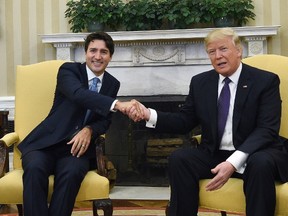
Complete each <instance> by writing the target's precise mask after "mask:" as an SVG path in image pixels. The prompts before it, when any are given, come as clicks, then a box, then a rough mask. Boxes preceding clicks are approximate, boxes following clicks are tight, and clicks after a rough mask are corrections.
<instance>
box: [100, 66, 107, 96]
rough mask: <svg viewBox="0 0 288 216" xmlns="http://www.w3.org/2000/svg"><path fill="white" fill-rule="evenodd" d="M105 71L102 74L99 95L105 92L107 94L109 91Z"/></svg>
mask: <svg viewBox="0 0 288 216" xmlns="http://www.w3.org/2000/svg"><path fill="white" fill-rule="evenodd" d="M107 73H108V72H107V71H105V72H104V74H103V79H102V86H101V89H100V92H99V93H102V94H103V93H105V92H108V89H109V85H108V84H109V78H108V76H107Z"/></svg>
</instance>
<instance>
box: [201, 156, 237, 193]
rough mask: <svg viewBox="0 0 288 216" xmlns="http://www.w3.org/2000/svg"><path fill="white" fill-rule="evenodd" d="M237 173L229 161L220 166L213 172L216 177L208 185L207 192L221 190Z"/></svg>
mask: <svg viewBox="0 0 288 216" xmlns="http://www.w3.org/2000/svg"><path fill="white" fill-rule="evenodd" d="M235 171H236V169H235V168H234V166H233V165H232V164H231V163H229V162H228V161H225V162H222V163H220V164H218V165H217V166H216V167H215V168H214V169H212V170H211V172H212V173H213V174H216V175H215V177H214V178H213V179H212V180H211V181H209V182H208V184H207V185H206V190H207V191H214V190H218V189H220V188H221V187H222V186H223V185H224V184H225V183H226V182H227V181H228V179H229V178H230V177H231V175H232V174H233V173H234V172H235Z"/></svg>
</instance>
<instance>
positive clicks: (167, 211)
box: [165, 201, 170, 216]
mask: <svg viewBox="0 0 288 216" xmlns="http://www.w3.org/2000/svg"><path fill="white" fill-rule="evenodd" d="M169 207H170V201H169V202H168V203H167V206H166V209H165V215H166V216H169Z"/></svg>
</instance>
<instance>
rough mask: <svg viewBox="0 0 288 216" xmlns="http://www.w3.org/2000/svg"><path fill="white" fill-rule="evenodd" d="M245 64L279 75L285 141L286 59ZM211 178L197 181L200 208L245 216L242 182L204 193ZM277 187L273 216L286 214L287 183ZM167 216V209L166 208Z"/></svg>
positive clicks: (287, 130) (257, 59)
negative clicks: (243, 215)
mask: <svg viewBox="0 0 288 216" xmlns="http://www.w3.org/2000/svg"><path fill="white" fill-rule="evenodd" d="M242 62H243V63H245V64H248V65H251V66H254V67H258V68H261V69H264V70H268V71H271V72H274V73H275V74H278V76H279V78H280V94H281V98H282V117H281V127H280V135H281V136H283V137H286V138H288V121H287V119H288V57H284V56H279V55H268V54H266V55H256V56H253V57H248V58H245V59H243V61H242ZM200 139H201V136H196V137H193V141H194V142H196V143H200ZM209 181H210V179H203V180H200V182H199V185H200V187H199V188H200V192H199V198H200V199H199V208H205V209H211V210H216V211H219V212H221V215H222V216H226V215H227V212H230V213H236V214H237V213H238V214H245V205H246V204H245V196H244V192H243V181H242V180H241V179H237V178H230V179H229V180H228V182H227V183H226V184H225V185H224V186H223V187H222V188H221V189H219V190H216V191H206V190H205V185H207V183H208V182H209ZM275 186H276V210H275V215H276V216H287V215H288V183H284V184H280V183H279V182H275ZM166 215H168V209H166Z"/></svg>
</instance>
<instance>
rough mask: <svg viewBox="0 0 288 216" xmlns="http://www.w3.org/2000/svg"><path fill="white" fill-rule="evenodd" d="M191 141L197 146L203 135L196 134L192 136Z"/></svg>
mask: <svg viewBox="0 0 288 216" xmlns="http://www.w3.org/2000/svg"><path fill="white" fill-rule="evenodd" d="M191 142H192V143H193V144H194V145H195V146H197V145H199V144H200V142H201V135H194V136H193V137H192V140H191Z"/></svg>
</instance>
